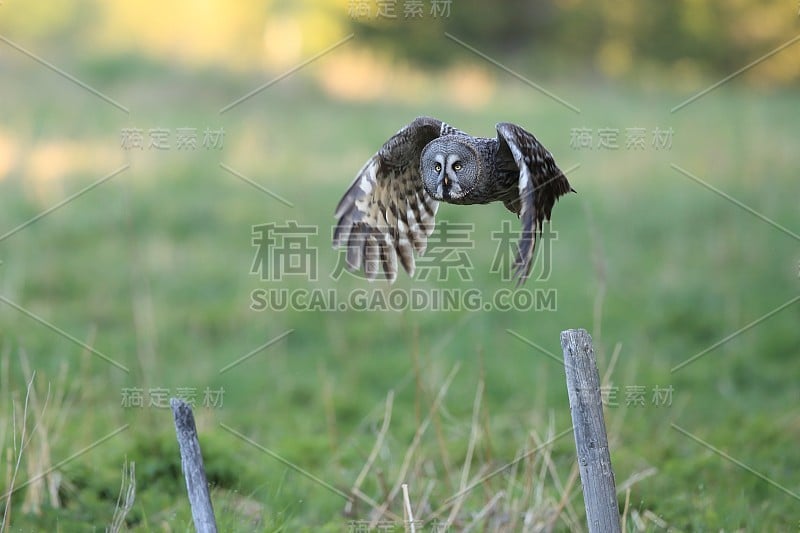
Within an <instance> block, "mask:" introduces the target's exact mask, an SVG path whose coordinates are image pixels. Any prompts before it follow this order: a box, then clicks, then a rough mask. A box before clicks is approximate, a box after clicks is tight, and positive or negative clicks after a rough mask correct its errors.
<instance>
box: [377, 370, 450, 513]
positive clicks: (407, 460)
mask: <svg viewBox="0 0 800 533" xmlns="http://www.w3.org/2000/svg"><path fill="white" fill-rule="evenodd" d="M460 367H461V363H459V362H457V363H456V364H455V365H454V366H453V370H451V371H450V374H448V376H447V379H445V381H444V383H443V384H442V386H441V388H440V389H439V393H438V394H437V395H436V398H435V399H434V400H433V404H432V405H431V408H430V410H429V411H428V415H427V416H426V417H425V419H424V420H423V421H422V423H421V424H420V425H419V427H418V428H417V431H416V432H415V433H414V438H413V439H412V440H411V444H410V445H409V447H408V450H407V451H406V455H405V457H403V463H402V465H401V466H400V472H399V473H398V475H397V482H396V483H395V485H394V487H392V490H391V491H389V494H388V495H387V497H386V501H384V503H383V505H381V507H380V509H378V514H377V515H376V516H375V518H373V520H372V521H371V523H370V527H371V528H374V527H375V525H376V524H377V523H378V521H379V520H380V519H381V518H382V517H383V515H384V514H385V512H386V510H387V509H388V508H389V505H390V504H391V502H392V500H394V499H395V497H397V493H398V492H400V487H401V485H402V483H403V481H404V479H405V477H406V474H407V472H408V467H409V465H410V464H411V459H412V458H413V457H414V452H416V450H417V447H418V446H419V443H420V442H421V441H422V436H423V435H424V434H425V431H427V429H428V426H429V425H430V422H431V418H432V417H433V416H434V414H435V413H436V412H437V411H438V410H439V406H440V405H441V404H442V401H443V400H444V397H445V395H446V394H447V390H448V389H449V388H450V384H451V383H452V382H453V379H454V378H455V377H456V373H457V372H458V369H459V368H460Z"/></svg>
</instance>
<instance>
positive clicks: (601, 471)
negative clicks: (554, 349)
mask: <svg viewBox="0 0 800 533" xmlns="http://www.w3.org/2000/svg"><path fill="white" fill-rule="evenodd" d="M561 348H562V349H563V350H564V366H565V368H566V374H567V393H568V394H569V409H570V412H571V413H572V425H573V428H574V432H575V447H576V448H577V450H578V468H579V470H580V474H581V485H582V486H583V501H584V504H585V505H586V521H587V523H588V524H589V532H590V533H594V532H603V533H605V532H611V533H617V532H619V531H621V529H620V522H619V507H618V505H617V489H616V485H615V483H614V470H613V469H612V468H611V455H610V454H609V451H608V436H607V435H606V425H605V421H604V420H603V404H602V397H601V395H600V375H599V374H598V371H597V362H596V360H595V356H594V349H593V348H592V337H591V336H590V335H589V333H587V331H586V330H585V329H569V330H567V331H562V332H561Z"/></svg>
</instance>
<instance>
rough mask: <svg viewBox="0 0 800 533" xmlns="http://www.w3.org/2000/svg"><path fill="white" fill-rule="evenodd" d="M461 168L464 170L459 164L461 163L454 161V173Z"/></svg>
mask: <svg viewBox="0 0 800 533" xmlns="http://www.w3.org/2000/svg"><path fill="white" fill-rule="evenodd" d="M462 168H464V165H462V164H461V161H456V162H455V163H453V170H455V171H456V172H458V171H459V170H461V169H462Z"/></svg>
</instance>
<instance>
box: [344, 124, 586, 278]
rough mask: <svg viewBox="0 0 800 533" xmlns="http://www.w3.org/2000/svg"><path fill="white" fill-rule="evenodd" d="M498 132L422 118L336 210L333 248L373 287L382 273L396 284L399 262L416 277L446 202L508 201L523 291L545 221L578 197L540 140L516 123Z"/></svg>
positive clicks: (367, 168) (371, 163) (361, 175)
mask: <svg viewBox="0 0 800 533" xmlns="http://www.w3.org/2000/svg"><path fill="white" fill-rule="evenodd" d="M496 129H497V139H486V138H480V137H472V136H470V135H467V134H466V133H464V132H463V131H460V130H457V129H455V128H453V127H452V126H450V125H448V124H446V123H444V122H442V121H440V120H437V119H435V118H430V117H419V118H417V119H416V120H414V121H413V122H412V123H411V124H409V125H408V126H406V127H404V128H403V129H401V130H400V131H398V132H397V133H396V134H395V135H394V136H393V137H391V138H390V139H389V140H388V141H386V143H385V144H384V145H383V146H382V147H381V149H380V150H379V151H378V153H377V154H375V155H374V156H372V157H371V158H370V159H369V160H368V161H367V162H366V164H365V165H364V166H363V167H362V169H361V170H360V171H359V172H358V175H357V176H356V179H355V181H354V182H353V184H352V185H351V186H350V188H349V189H348V190H347V192H346V193H345V195H344V197H343V198H342V199H341V201H340V202H339V205H338V206H337V207H336V213H335V216H336V218H337V219H338V223H337V225H336V229H335V231H334V235H333V243H334V246H336V247H342V246H346V248H347V251H346V261H347V266H348V268H350V269H351V270H360V269H362V268H363V270H364V273H365V274H366V276H367V278H368V279H370V280H372V279H375V278H376V277H377V276H378V273H379V271H380V270H381V267H382V269H383V274H384V277H385V278H386V279H388V280H389V281H394V280H395V278H396V277H397V258H398V257H399V258H400V263H401V264H402V265H403V268H405V270H406V272H408V274H409V275H413V274H414V254H413V250H416V251H417V253H419V254H422V253H423V252H424V251H425V247H426V244H427V238H428V236H429V235H430V234H431V232H432V231H433V228H434V224H435V222H434V216H435V215H436V210H437V209H438V207H439V202H447V203H451V204H487V203H489V202H494V201H501V202H503V204H504V205H505V206H506V207H507V208H508V209H509V210H510V211H511V212H513V213H516V214H517V215H518V216H519V218H520V221H521V223H522V233H521V236H520V240H519V245H518V249H517V254H516V259H515V263H514V276H515V277H516V278H517V282H518V283H519V284H521V283H523V282H524V281H525V279H526V278H527V277H528V275H529V274H530V271H531V262H532V258H533V250H534V246H535V242H536V236H537V235H538V234H539V232H540V231H541V227H542V223H543V221H544V220H545V219H547V220H549V219H550V212H551V210H552V208H553V204H554V203H555V201H556V200H557V199H558V197H559V196H561V195H563V194H566V193H568V192H571V191H573V189H572V187H570V184H569V182H568V181H567V178H566V177H565V176H564V174H563V173H562V172H561V170H559V168H558V166H556V163H555V161H554V160H553V156H552V155H550V152H548V151H547V150H546V149H545V148H544V147H543V146H542V145H541V144H539V141H537V140H536V138H535V137H534V136H533V135H531V134H530V133H528V132H527V131H525V130H524V129H522V128H521V127H519V126H516V125H514V124H509V123H500V124H497V126H496Z"/></svg>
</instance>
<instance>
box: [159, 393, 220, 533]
mask: <svg viewBox="0 0 800 533" xmlns="http://www.w3.org/2000/svg"><path fill="white" fill-rule="evenodd" d="M169 404H170V406H171V407H172V415H173V416H174V418H175V432H176V433H177V434H178V446H179V447H180V450H181V468H182V469H183V476H184V477H185V478H186V490H187V492H188V493H189V504H190V505H191V508H192V519H193V520H194V528H195V530H196V531H197V532H198V533H217V521H216V519H215V518H214V508H213V507H211V496H210V494H209V493H208V481H207V480H206V470H205V468H204V467H203V455H202V454H201V453H200V441H199V440H198V439H197V427H196V426H195V424H194V415H193V414H192V408H191V407H190V406H189V404H187V403H186V402H184V401H183V400H180V399H177V398H170V400H169Z"/></svg>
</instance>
